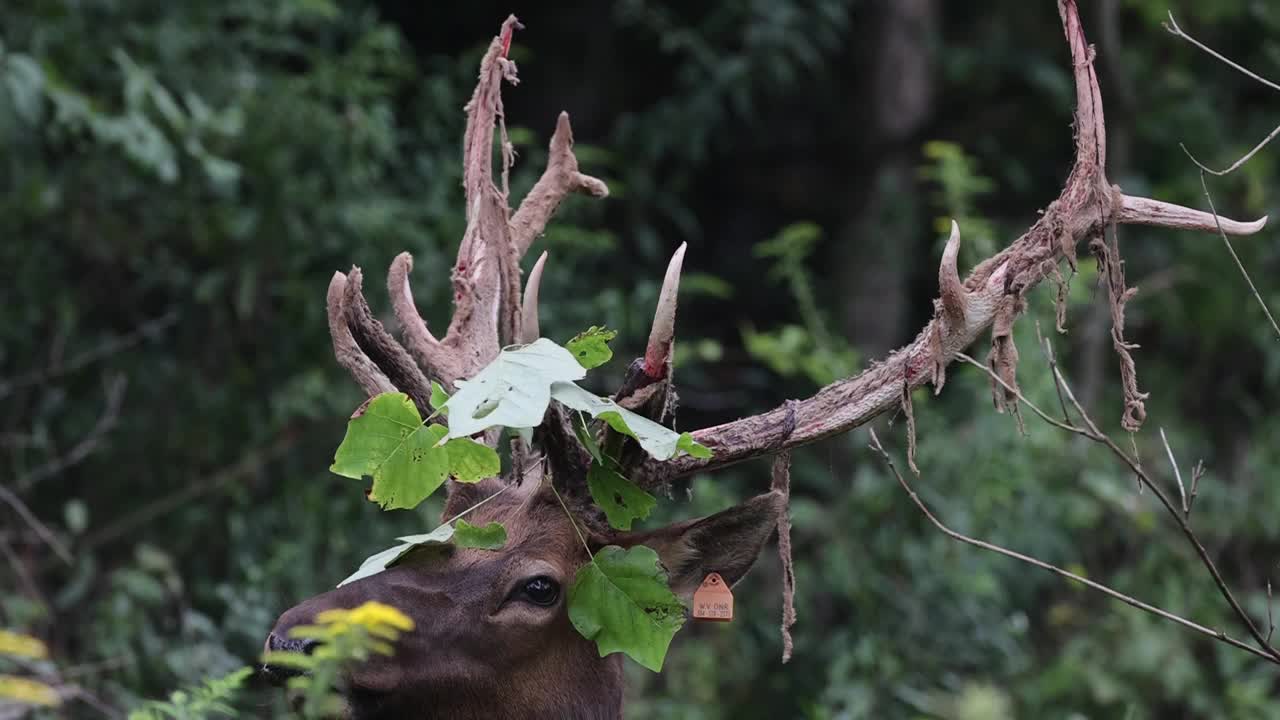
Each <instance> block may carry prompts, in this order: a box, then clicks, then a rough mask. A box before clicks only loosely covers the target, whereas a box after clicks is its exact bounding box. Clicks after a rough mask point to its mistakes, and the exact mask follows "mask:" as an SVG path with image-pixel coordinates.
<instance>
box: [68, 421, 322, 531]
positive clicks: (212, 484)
mask: <svg viewBox="0 0 1280 720" xmlns="http://www.w3.org/2000/svg"><path fill="white" fill-rule="evenodd" d="M300 435H301V432H300V431H297V430H293V431H286V432H284V433H282V434H281V435H279V436H277V437H276V438H275V440H273V441H272V442H271V443H270V444H268V445H266V446H265V447H262V448H258V449H256V450H252V451H250V452H248V453H246V454H244V455H243V456H242V457H241V458H240V459H239V460H238V461H236V463H235V464H233V465H231V466H229V467H226V468H223V469H221V470H219V471H217V472H215V473H213V474H212V475H209V476H207V477H205V478H202V479H198V480H195V481H194V482H191V483H189V484H187V485H185V486H184V487H183V488H182V489H181V490H178V491H176V492H173V493H170V494H169V495H165V496H163V497H159V498H156V499H155V500H152V501H151V502H149V503H147V504H145V505H143V506H141V507H139V508H137V509H136V510H134V511H133V512H130V513H129V514H127V515H125V516H123V517H120V518H117V519H116V520H115V521H114V522H112V523H111V524H110V525H107V526H106V527H104V528H102V529H100V530H97V531H95V532H93V533H91V534H90V535H89V536H88V537H86V538H85V540H84V547H85V548H87V549H88V548H96V547H100V546H102V545H106V544H108V543H110V542H113V541H115V540H117V539H119V538H120V537H122V536H124V535H126V534H128V533H130V532H132V531H133V530H134V529H136V528H138V527H139V526H141V525H145V524H147V523H149V522H151V521H152V520H154V519H156V518H158V517H162V516H164V515H167V514H168V513H171V512H173V511H174V510H177V509H179V508H181V507H185V506H188V505H189V504H190V503H191V501H192V500H194V499H196V498H198V497H200V496H202V495H205V494H207V493H210V492H213V491H214V490H217V489H218V488H220V487H222V486H224V485H226V484H227V483H230V482H231V481H233V480H238V479H240V478H241V477H243V476H244V475H246V474H248V473H250V472H252V471H254V470H256V469H258V468H260V467H261V466H263V465H265V464H267V463H269V462H271V461H273V460H275V459H276V458H278V457H280V456H281V455H284V454H285V453H286V452H288V451H289V450H290V449H291V448H292V447H293V446H294V445H295V444H296V443H297V441H298V438H299V437H300Z"/></svg>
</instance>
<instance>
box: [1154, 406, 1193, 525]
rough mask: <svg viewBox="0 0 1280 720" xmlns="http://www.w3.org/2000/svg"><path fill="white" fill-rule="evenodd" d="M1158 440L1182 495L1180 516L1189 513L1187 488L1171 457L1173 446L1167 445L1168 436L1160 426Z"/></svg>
mask: <svg viewBox="0 0 1280 720" xmlns="http://www.w3.org/2000/svg"><path fill="white" fill-rule="evenodd" d="M1160 442H1162V443H1164V451H1165V453H1167V454H1168V455H1169V466H1170V467H1172V468H1173V477H1174V479H1176V480H1177V481H1178V495H1179V496H1181V497H1182V516H1183V517H1187V516H1188V515H1190V514H1191V508H1189V507H1187V488H1186V486H1184V485H1183V484H1182V471H1181V470H1179V469H1178V461H1177V460H1174V459H1173V448H1171V447H1169V438H1167V437H1165V434H1164V428H1163V427H1161V428H1160Z"/></svg>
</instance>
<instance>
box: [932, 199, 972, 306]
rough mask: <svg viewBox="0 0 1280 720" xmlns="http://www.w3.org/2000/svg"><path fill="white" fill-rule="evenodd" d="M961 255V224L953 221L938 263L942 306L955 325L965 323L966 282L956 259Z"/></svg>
mask: <svg viewBox="0 0 1280 720" xmlns="http://www.w3.org/2000/svg"><path fill="white" fill-rule="evenodd" d="M959 255H960V224H959V223H957V222H956V221H955V220H952V221H951V237H949V238H947V246H946V248H944V249H943V251H942V262H941V264H939V265H938V292H939V294H940V295H941V296H942V307H943V309H944V310H945V311H946V313H947V320H948V322H949V323H950V325H951V326H953V327H962V326H963V325H964V305H965V296H966V295H968V293H967V292H965V289H964V283H962V282H960V271H959V269H958V268H957V267H956V259H957V258H958V257H959Z"/></svg>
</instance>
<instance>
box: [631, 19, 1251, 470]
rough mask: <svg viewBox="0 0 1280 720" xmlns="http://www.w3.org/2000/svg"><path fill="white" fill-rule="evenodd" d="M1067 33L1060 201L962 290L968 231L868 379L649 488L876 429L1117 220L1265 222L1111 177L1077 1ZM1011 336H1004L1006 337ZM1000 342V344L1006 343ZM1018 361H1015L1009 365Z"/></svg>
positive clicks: (725, 433) (735, 430)
mask: <svg viewBox="0 0 1280 720" xmlns="http://www.w3.org/2000/svg"><path fill="white" fill-rule="evenodd" d="M1058 9H1059V13H1060V15H1061V17H1062V25H1063V30H1064V32H1065V34H1066V38H1067V44H1068V46H1069V48H1070V51H1071V61H1072V75H1073V77H1074V80H1075V87H1076V123H1075V126H1076V137H1075V146H1076V157H1075V162H1074V164H1073V166H1072V170H1071V174H1070V175H1069V176H1068V178H1067V181H1066V183H1065V185H1064V186H1063V189H1062V192H1061V194H1060V195H1059V196H1058V199H1057V200H1055V201H1054V202H1053V203H1050V204H1049V206H1048V207H1047V208H1046V209H1045V211H1044V213H1043V214H1042V216H1041V217H1040V219H1039V220H1038V221H1037V222H1036V223H1035V224H1034V225H1033V226H1032V227H1031V228H1030V229H1029V230H1028V231H1027V232H1026V233H1025V234H1023V235H1022V236H1021V237H1019V238H1018V239H1017V240H1015V241H1014V242H1013V243H1012V244H1010V245H1009V246H1008V247H1007V248H1005V249H1004V250H1002V251H1000V252H999V253H997V254H996V255H994V256H992V257H990V258H988V259H986V260H984V261H983V262H981V263H979V264H978V265H977V266H976V267H975V268H974V270H973V271H972V272H971V273H970V274H969V277H968V278H967V279H966V280H965V281H964V282H963V283H961V282H960V281H959V273H958V272H957V269H956V267H955V261H956V253H957V252H958V250H959V243H960V237H959V232H958V229H957V228H956V227H955V226H953V228H952V234H951V238H950V239H949V240H948V242H947V247H946V250H944V252H943V258H942V263H941V266H940V267H939V271H938V281H939V286H940V287H939V294H940V296H941V297H940V299H939V301H938V302H937V306H936V309H935V313H934V318H933V320H931V321H930V322H929V323H928V324H927V325H926V326H925V328H924V329H923V330H922V331H921V332H920V333H919V335H917V336H916V338H915V340H914V341H913V342H912V343H911V344H910V345H908V346H906V347H904V348H901V349H900V350H898V351H896V352H894V353H892V354H890V355H889V357H887V358H885V360H884V361H883V362H880V363H873V364H872V366H871V367H870V368H868V369H867V370H865V371H864V372H862V373H861V374H859V375H856V376H853V377H849V378H845V379H843V380H838V381H836V382H834V383H832V384H830V385H828V386H826V387H824V388H822V389H821V390H819V391H818V392H817V393H816V394H814V395H813V396H812V397H810V398H808V399H806V400H801V401H795V402H790V403H788V404H786V405H784V406H782V407H779V408H776V409H774V410H770V411H768V412H766V413H763V414H760V415H756V416H754V417H747V418H742V419H740V420H735V421H733V422H729V423H725V424H723V425H718V426H716V427H711V428H706V429H704V430H699V431H697V432H695V433H693V436H694V439H696V440H697V441H698V442H700V443H702V444H703V445H706V446H708V447H710V448H711V449H712V451H713V452H714V455H713V457H712V458H711V459H707V460H702V459H698V458H693V457H689V456H684V457H680V458H677V459H676V460H674V461H671V462H668V463H665V464H659V463H656V462H647V463H646V464H645V465H644V466H643V467H642V468H638V469H637V472H636V473H635V475H634V477H636V478H637V479H641V480H642V482H644V483H645V484H650V483H651V482H660V481H662V480H663V479H666V478H669V477H672V476H673V473H674V475H675V476H679V475H686V474H689V473H691V472H695V471H706V470H711V469H715V468H718V467H723V466H726V465H730V464H733V463H736V462H739V461H742V460H747V459H750V458H753V457H758V456H761V455H767V454H773V453H777V452H779V451H781V450H786V449H789V448H792V447H796V446H799V445H804V444H806V443H810V442H813V441H816V440H820V439H822V438H825V437H829V436H831V435H836V434H839V433H842V432H846V431H848V430H851V429H853V428H855V427H858V426H860V425H863V424H865V423H867V422H869V421H870V420H871V419H873V418H875V417H876V416H878V415H880V414H881V413H883V412H885V411H887V410H889V409H891V408H895V407H897V406H898V405H899V403H900V402H901V398H902V395H903V392H904V387H905V388H906V389H907V390H908V391H909V390H910V389H912V388H916V387H919V386H921V385H923V384H925V383H927V382H933V383H934V385H935V388H937V387H939V386H940V385H941V384H942V381H943V379H944V378H945V374H944V373H943V369H944V368H945V366H946V365H947V364H948V363H950V362H951V361H952V360H953V359H954V356H955V353H957V352H959V351H961V350H963V349H964V348H966V347H967V346H968V345H970V344H971V343H973V342H974V341H975V340H976V339H977V338H978V337H979V336H980V335H981V334H982V333H983V332H984V331H986V330H987V329H988V328H990V327H992V323H993V321H995V320H996V319H997V318H1000V322H1001V327H1000V328H998V331H999V332H1006V331H1007V330H1008V328H1007V327H1006V326H1007V325H1009V324H1010V322H1011V321H1012V318H1013V317H1016V316H1017V314H1018V313H1019V312H1020V311H1021V307H1022V298H1023V296H1024V295H1025V294H1026V293H1027V292H1028V291H1029V290H1030V289H1031V288H1033V287H1035V286H1036V285H1037V284H1039V283H1040V282H1041V281H1042V280H1043V279H1044V278H1045V277H1047V276H1049V275H1051V274H1052V272H1053V268H1054V266H1055V264H1056V263H1057V262H1058V261H1060V260H1061V259H1062V258H1063V257H1064V256H1065V257H1067V258H1069V259H1070V258H1072V257H1073V256H1074V252H1075V247H1076V245H1077V244H1078V243H1079V242H1080V241H1081V240H1083V239H1086V238H1094V237H1097V236H1098V235H1100V234H1101V232H1102V230H1103V229H1104V228H1105V227H1106V226H1107V225H1109V224H1111V223H1115V222H1124V223H1141V224H1147V225H1155V226H1160V227H1176V228H1184V229H1192V230H1216V229H1217V227H1218V223H1219V222H1221V226H1222V230H1223V231H1224V232H1230V233H1233V234H1246V233H1250V232H1256V231H1257V230H1259V229H1261V227H1262V225H1263V221H1262V220H1259V221H1257V222H1254V223H1238V222H1235V221H1232V220H1227V219H1222V218H1214V217H1213V216H1212V215H1210V214H1207V213H1202V212H1200V211H1197V210H1190V209H1188V208H1182V207H1179V206H1176V205H1171V204H1169V203H1163V202H1159V201H1155V200H1147V199H1145V198H1135V197H1129V196H1126V195H1123V194H1122V193H1120V191H1119V190H1118V189H1117V188H1113V187H1112V186H1111V185H1110V184H1109V183H1108V181H1107V177H1106V147H1105V146H1106V127H1105V123H1104V117H1103V107H1102V95H1101V93H1100V91H1099V89H1098V79H1097V75H1096V73H1095V71H1094V68H1093V59H1094V52H1093V48H1092V47H1090V46H1089V44H1088V41H1087V40H1086V39H1085V36H1084V31H1083V29H1082V27H1081V24H1080V17H1079V11H1078V9H1077V6H1076V0H1059V2H1058ZM1001 337H1003V336H1001ZM997 339H999V338H997ZM1005 361H1007V363H1012V362H1013V358H1012V353H1011V352H1010V353H1006V355H1005V356H1004V358H1003V360H1002V362H1005Z"/></svg>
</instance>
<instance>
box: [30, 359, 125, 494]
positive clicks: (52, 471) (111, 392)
mask: <svg viewBox="0 0 1280 720" xmlns="http://www.w3.org/2000/svg"><path fill="white" fill-rule="evenodd" d="M128 385H129V383H128V380H127V379H126V378H125V377H124V376H123V375H116V376H115V377H113V378H112V379H110V380H108V381H107V400H106V405H105V407H104V408H103V410H102V414H101V415H100V416H99V417H98V420H97V422H95V423H94V425H93V428H91V429H90V430H89V433H88V434H87V435H85V436H84V437H83V438H81V439H80V442H78V443H76V444H75V445H74V446H73V447H72V448H71V451H70V452H68V453H66V454H65V455H61V456H59V457H55V458H53V459H52V460H50V461H48V462H46V463H44V464H43V465H40V466H38V467H36V468H35V469H34V470H31V471H30V472H28V473H27V474H26V475H23V476H22V477H20V478H18V480H17V482H15V483H14V487H16V488H18V490H19V491H20V492H25V491H27V490H29V489H31V488H32V487H34V486H35V485H36V484H37V483H40V482H43V481H44V480H47V479H49V478H51V477H54V476H56V475H59V474H61V473H62V472H63V471H65V470H67V469H68V468H71V467H74V466H76V465H78V464H80V463H81V462H83V461H84V459H85V458H87V457H89V456H90V455H92V454H93V452H94V450H96V449H97V448H98V444H99V443H100V442H101V441H102V438H103V437H105V436H106V434H107V433H109V432H111V430H112V429H113V428H115V426H116V423H117V422H119V420H120V406H121V404H122V403H123V402H124V390H125V388H126V387H128Z"/></svg>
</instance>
